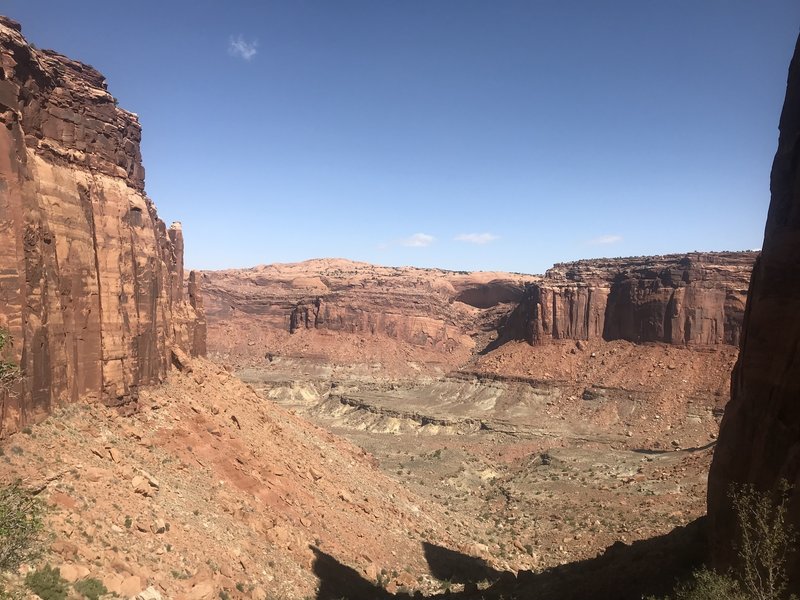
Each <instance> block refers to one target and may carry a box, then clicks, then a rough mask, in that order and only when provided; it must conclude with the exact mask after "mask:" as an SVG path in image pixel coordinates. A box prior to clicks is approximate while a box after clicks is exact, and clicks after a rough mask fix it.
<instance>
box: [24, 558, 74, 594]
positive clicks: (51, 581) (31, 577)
mask: <svg viewBox="0 0 800 600" xmlns="http://www.w3.org/2000/svg"><path fill="white" fill-rule="evenodd" d="M25 586H26V587H27V588H28V589H29V590H30V591H32V592H33V593H34V594H36V595H37V596H39V598H41V599H42V600H66V597H67V582H66V581H64V579H62V578H61V572H60V571H59V570H58V569H56V568H53V567H51V566H50V565H45V566H43V567H42V568H41V569H39V570H37V571H31V572H30V573H28V575H27V576H26V577H25Z"/></svg>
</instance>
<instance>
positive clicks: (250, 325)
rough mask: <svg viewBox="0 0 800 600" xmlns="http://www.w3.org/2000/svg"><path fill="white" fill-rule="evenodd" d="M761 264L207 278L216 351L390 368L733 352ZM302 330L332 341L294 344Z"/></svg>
mask: <svg viewBox="0 0 800 600" xmlns="http://www.w3.org/2000/svg"><path fill="white" fill-rule="evenodd" d="M757 254H758V253H757V252H719V253H702V254H701V253H691V254H685V255H683V254H682V255H677V254H676V255H669V256H652V257H634V258H620V259H598V260H584V261H579V262H574V263H566V264H558V265H555V266H554V267H553V268H552V269H550V270H549V271H548V272H547V274H546V275H545V276H544V277H541V276H535V275H529V276H523V275H517V274H511V273H460V272H452V271H442V270H437V269H414V268H410V267H403V268H389V267H378V266H375V265H369V264H366V263H354V262H350V261H345V260H336V259H324V260H312V261H306V262H304V263H296V264H287V265H267V266H260V267H255V268H253V269H242V270H230V271H216V272H213V271H208V272H204V273H203V278H204V288H205V289H206V290H207V294H206V295H207V297H208V301H209V306H208V315H209V319H210V322H211V334H210V339H211V349H212V350H213V351H215V352H219V353H221V354H227V355H228V356H235V357H237V358H245V359H246V358H251V359H253V358H256V359H261V358H263V357H264V356H265V355H269V356H271V355H273V354H274V355H282V354H285V355H290V356H306V357H309V356H310V357H315V356H316V357H321V358H328V359H330V358H331V356H332V353H331V352H330V351H329V350H327V349H326V345H329V346H333V345H335V344H338V345H337V346H336V350H337V352H336V356H335V357H334V358H336V357H338V358H340V359H343V360H345V362H347V361H348V360H351V359H352V360H357V358H355V355H353V356H350V355H345V353H344V351H345V349H347V348H356V350H357V347H359V346H363V345H364V344H369V343H375V349H374V352H372V357H373V358H375V360H379V361H381V362H386V360H387V359H386V357H387V356H388V355H389V354H390V352H389V351H388V350H387V346H386V344H384V345H383V346H381V343H382V342H381V340H383V341H384V342H385V341H388V342H390V343H393V344H395V346H396V345H398V344H401V345H402V348H400V350H399V351H397V352H396V354H397V355H398V358H399V359H400V360H405V361H417V362H421V363H431V362H438V363H441V364H442V365H443V366H445V367H449V368H453V367H458V366H461V365H463V364H464V363H465V362H466V361H468V360H470V357H471V356H473V355H474V353H475V352H483V351H489V350H492V349H495V348H497V347H498V346H500V345H502V344H503V343H505V342H507V341H511V340H525V341H527V342H528V343H530V344H542V343H546V342H547V341H548V340H554V339H573V340H592V339H605V340H606V341H611V340H627V341H632V342H636V343H640V342H665V343H669V344H678V345H717V344H730V345H736V344H738V341H739V335H740V329H741V320H742V315H743V312H744V301H745V297H746V294H747V284H748V281H749V277H750V272H751V269H752V265H753V262H754V261H755V258H756V256H757ZM498 330H499V335H498ZM307 331H322V332H325V333H326V334H327V337H320V336H317V337H316V338H314V339H313V340H312V339H310V338H309V339H306V340H305V342H303V343H298V342H297V340H295V339H293V338H292V337H291V336H290V335H289V334H294V333H298V332H307ZM332 337H333V338H334V339H335V340H336V342H332V341H331V338H332ZM304 339H305V338H304ZM362 358H363V357H362ZM367 358H368V357H367Z"/></svg>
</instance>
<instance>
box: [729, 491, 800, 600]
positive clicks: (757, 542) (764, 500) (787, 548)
mask: <svg viewBox="0 0 800 600" xmlns="http://www.w3.org/2000/svg"><path fill="white" fill-rule="evenodd" d="M790 489H791V488H790V487H789V484H788V483H787V482H786V480H781V482H780V483H779V485H778V488H777V490H776V491H775V492H774V493H767V492H760V491H758V490H756V489H755V487H754V486H753V485H751V484H746V485H743V486H741V487H739V488H736V487H731V490H730V492H729V494H728V495H729V497H730V499H731V504H732V505H733V510H734V512H735V513H736V522H737V525H738V529H739V543H738V544H737V545H736V550H737V551H738V555H739V562H740V565H739V569H740V570H739V572H738V573H737V576H738V577H737V578H738V579H739V580H740V581H741V583H742V586H743V587H744V589H745V591H746V592H748V595H749V597H751V598H754V599H755V600H779V599H781V598H785V597H786V588H787V586H788V583H789V582H788V577H787V573H786V562H787V559H788V557H789V554H790V553H792V552H793V551H794V550H795V545H796V542H797V535H796V533H795V530H794V528H793V527H792V525H791V524H790V523H788V522H787V520H786V519H787V513H788V507H787V504H788V502H789V492H790Z"/></svg>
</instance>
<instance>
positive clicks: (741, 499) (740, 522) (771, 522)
mask: <svg viewBox="0 0 800 600" xmlns="http://www.w3.org/2000/svg"><path fill="white" fill-rule="evenodd" d="M789 492H790V487H789V484H788V483H787V482H786V481H785V480H781V482H780V483H779V484H778V486H777V489H776V490H775V491H774V492H772V493H770V492H760V491H758V490H757V489H756V488H755V487H754V486H753V485H751V484H744V485H741V486H739V487H736V486H731V489H730V491H729V493H728V497H729V498H730V500H731V506H732V507H733V510H734V512H735V513H736V525H737V529H738V537H739V541H738V542H737V543H736V544H735V546H734V548H735V549H736V550H737V553H738V558H739V564H738V568H737V569H736V570H732V571H730V572H729V573H726V574H722V573H717V572H715V571H711V570H708V569H706V568H702V569H700V570H698V571H695V572H694V573H693V575H692V579H691V580H690V581H688V582H686V583H681V584H678V585H677V586H676V588H675V591H674V596H672V597H670V596H667V598H666V599H665V600H670V598H674V600H785V599H787V598H788V600H796V599H797V597H796V596H794V595H791V596H787V594H786V590H787V587H788V578H787V573H786V563H787V560H788V557H789V554H791V553H792V552H794V551H795V550H796V542H797V535H796V533H795V530H794V528H793V527H792V525H791V524H790V523H788V522H787V512H788V507H787V503H788V500H789ZM650 600H655V599H654V598H652V597H651V598H650Z"/></svg>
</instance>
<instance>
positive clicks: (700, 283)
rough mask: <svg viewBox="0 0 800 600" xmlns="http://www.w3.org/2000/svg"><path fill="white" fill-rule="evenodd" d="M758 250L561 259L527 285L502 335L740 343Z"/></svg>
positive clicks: (540, 340)
mask: <svg viewBox="0 0 800 600" xmlns="http://www.w3.org/2000/svg"><path fill="white" fill-rule="evenodd" d="M756 256H757V253H756V252H718V253H691V254H680V255H678V254H675V255H667V256H652V257H635V258H621V259H599V260H584V261H579V262H574V263H565V264H559V265H556V266H555V267H553V268H552V269H550V270H549V271H548V272H547V274H546V275H545V277H544V278H543V279H542V280H541V281H539V282H536V283H533V284H530V285H528V289H527V291H526V293H525V296H524V297H523V299H522V301H521V302H520V305H519V307H518V308H517V310H516V311H515V314H513V315H511V316H510V318H509V322H508V327H507V330H506V332H505V335H506V336H507V337H508V338H515V339H525V340H527V341H528V342H529V343H531V344H540V343H544V342H546V341H547V340H548V339H576V340H588V339H595V338H603V339H605V340H607V341H611V340H627V341H630V342H637V343H640V342H664V343H668V344H684V345H713V344H733V345H736V344H738V343H739V337H740V334H741V321H742V315H743V312H744V302H745V298H746V295H747V283H748V281H749V278H750V272H751V269H752V266H753V262H754V261H755V259H756Z"/></svg>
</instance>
